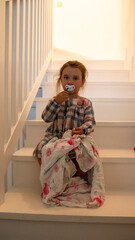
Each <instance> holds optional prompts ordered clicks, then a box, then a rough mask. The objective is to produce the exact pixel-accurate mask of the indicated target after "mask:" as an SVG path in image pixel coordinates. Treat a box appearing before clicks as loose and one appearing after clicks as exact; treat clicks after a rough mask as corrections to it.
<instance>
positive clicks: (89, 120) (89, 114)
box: [81, 101, 96, 135]
mask: <svg viewBox="0 0 135 240" xmlns="http://www.w3.org/2000/svg"><path fill="white" fill-rule="evenodd" d="M95 124H96V121H95V117H94V110H93V106H92V102H91V101H89V104H88V106H86V108H85V112H84V123H83V124H82V126H81V127H82V129H83V130H84V133H85V134H86V135H87V134H90V133H91V132H93V131H94V125H95Z"/></svg>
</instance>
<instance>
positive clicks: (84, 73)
mask: <svg viewBox="0 0 135 240" xmlns="http://www.w3.org/2000/svg"><path fill="white" fill-rule="evenodd" d="M66 67H72V68H78V69H79V70H80V71H81V73H82V87H83V86H84V83H85V82H86V78H87V76H88V72H87V69H86V67H85V66H84V65H83V64H82V63H81V62H78V61H68V62H66V63H64V65H63V66H62V67H61V68H60V70H59V77H58V79H57V85H56V90H57V92H59V91H60V86H61V77H62V73H63V70H64V69H65V68H66Z"/></svg>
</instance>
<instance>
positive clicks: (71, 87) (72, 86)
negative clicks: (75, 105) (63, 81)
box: [66, 85, 75, 92]
mask: <svg viewBox="0 0 135 240" xmlns="http://www.w3.org/2000/svg"><path fill="white" fill-rule="evenodd" d="M74 89H75V86H74V85H66V91H68V92H70V91H73V90H74Z"/></svg>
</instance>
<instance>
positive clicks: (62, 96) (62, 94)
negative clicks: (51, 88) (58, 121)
mask: <svg viewBox="0 0 135 240" xmlns="http://www.w3.org/2000/svg"><path fill="white" fill-rule="evenodd" d="M68 99H69V96H68V93H67V92H66V91H63V92H60V93H59V94H57V95H56V96H55V97H54V101H55V102H56V103H57V104H61V103H63V102H65V101H68Z"/></svg>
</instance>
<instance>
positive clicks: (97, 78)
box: [47, 69, 129, 82]
mask: <svg viewBox="0 0 135 240" xmlns="http://www.w3.org/2000/svg"><path fill="white" fill-rule="evenodd" d="M57 78H58V70H56V69H48V71H47V81H48V82H52V81H55V80H56V79H57ZM128 81H129V71H128V70H89V69H88V78H87V82H128Z"/></svg>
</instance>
